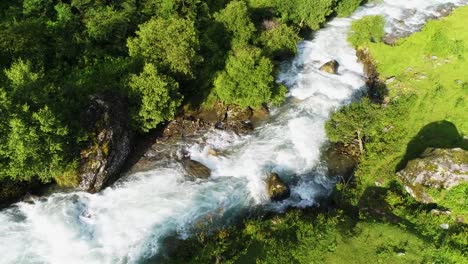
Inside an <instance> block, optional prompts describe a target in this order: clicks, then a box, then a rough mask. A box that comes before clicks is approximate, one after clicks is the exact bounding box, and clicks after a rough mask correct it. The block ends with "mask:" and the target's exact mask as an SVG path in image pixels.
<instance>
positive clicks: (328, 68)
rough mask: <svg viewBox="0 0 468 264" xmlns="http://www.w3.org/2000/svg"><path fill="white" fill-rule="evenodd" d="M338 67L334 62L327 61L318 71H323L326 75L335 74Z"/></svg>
mask: <svg viewBox="0 0 468 264" xmlns="http://www.w3.org/2000/svg"><path fill="white" fill-rule="evenodd" d="M339 66H340V64H339V63H338V62H337V61H336V60H332V61H329V62H327V63H325V64H324V65H322V66H321V67H320V70H321V71H324V72H327V73H330V74H337V73H338V67H339Z"/></svg>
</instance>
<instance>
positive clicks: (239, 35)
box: [215, 1, 255, 46]
mask: <svg viewBox="0 0 468 264" xmlns="http://www.w3.org/2000/svg"><path fill="white" fill-rule="evenodd" d="M215 18H216V21H218V22H221V23H222V24H223V25H224V26H225V27H226V29H227V30H228V31H229V32H230V33H231V34H232V38H233V39H232V46H236V45H239V46H241V45H245V44H247V43H248V42H249V41H250V40H251V38H252V36H253V33H254V32H255V25H254V24H253V23H252V21H251V20H250V16H249V10H248V8H247V4H246V3H245V2H243V1H232V2H230V3H229V4H228V5H227V6H226V8H224V9H223V10H221V11H220V12H219V13H216V14H215Z"/></svg>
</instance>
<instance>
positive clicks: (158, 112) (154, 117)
mask: <svg viewBox="0 0 468 264" xmlns="http://www.w3.org/2000/svg"><path fill="white" fill-rule="evenodd" d="M129 86H130V89H131V90H130V91H131V99H132V101H133V103H132V104H131V106H132V110H131V113H132V115H133V120H135V121H136V122H137V127H138V128H139V129H141V130H142V131H145V132H146V131H148V130H150V129H152V128H155V127H156V126H157V125H158V124H159V123H161V122H162V121H165V120H169V119H172V118H174V116H175V113H176V111H177V108H178V107H179V105H180V103H181V100H182V97H181V95H180V94H179V92H178V89H179V85H178V83H177V82H176V81H175V80H174V79H172V78H170V77H168V76H165V75H162V74H160V73H159V72H158V70H157V68H156V66H154V65H153V64H150V63H148V64H145V67H144V69H143V72H142V73H141V74H140V75H132V76H131V77H130V83H129Z"/></svg>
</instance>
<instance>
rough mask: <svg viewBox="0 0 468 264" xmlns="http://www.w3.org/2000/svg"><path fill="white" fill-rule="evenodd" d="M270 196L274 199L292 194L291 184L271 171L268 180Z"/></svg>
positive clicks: (278, 199)
mask: <svg viewBox="0 0 468 264" xmlns="http://www.w3.org/2000/svg"><path fill="white" fill-rule="evenodd" d="M266 187H267V192H268V196H270V199H271V200H272V201H281V200H284V199H287V198H288V197H289V195H290V194H291V191H290V189H289V186H288V185H287V184H286V183H285V182H284V181H283V180H282V179H281V178H280V177H279V175H278V174H277V173H271V174H270V175H269V176H268V178H267V180H266Z"/></svg>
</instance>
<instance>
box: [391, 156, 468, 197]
mask: <svg viewBox="0 0 468 264" xmlns="http://www.w3.org/2000/svg"><path fill="white" fill-rule="evenodd" d="M397 175H398V176H399V177H400V178H401V180H402V181H403V183H404V184H405V188H406V190H407V191H408V192H409V193H410V194H411V195H412V196H413V197H414V198H415V199H416V200H418V201H420V202H423V203H433V202H435V201H436V200H437V199H436V197H431V196H430V195H429V194H428V193H429V192H428V190H429V189H430V188H434V189H450V188H452V187H455V186H457V185H459V184H461V183H463V182H468V151H466V150H463V149H460V148H454V149H436V148H428V149H426V150H425V151H424V153H423V154H422V155H421V156H420V157H419V158H417V159H414V160H411V161H409V162H408V164H407V165H406V168H404V169H403V170H401V171H399V172H398V173H397Z"/></svg>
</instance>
